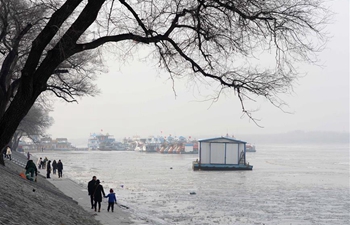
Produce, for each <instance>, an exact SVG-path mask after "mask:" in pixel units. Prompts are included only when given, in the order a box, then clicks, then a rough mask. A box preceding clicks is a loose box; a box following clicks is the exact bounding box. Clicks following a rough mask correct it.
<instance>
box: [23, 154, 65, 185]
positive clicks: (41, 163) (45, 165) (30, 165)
mask: <svg viewBox="0 0 350 225" xmlns="http://www.w3.org/2000/svg"><path fill="white" fill-rule="evenodd" d="M37 166H38V168H39V169H46V178H48V179H49V178H51V169H52V172H53V174H56V170H57V171H58V177H59V178H61V177H62V171H63V163H62V162H61V160H58V162H56V160H53V162H52V165H51V160H48V159H47V158H46V157H45V159H44V160H43V159H42V158H41V157H40V158H39V159H38V162H37V164H35V163H34V162H33V160H32V159H29V160H28V161H27V164H26V167H25V170H26V174H25V175H26V178H27V179H28V180H32V181H33V180H36V178H35V177H36V176H37V175H38V169H37ZM34 173H35V177H34Z"/></svg>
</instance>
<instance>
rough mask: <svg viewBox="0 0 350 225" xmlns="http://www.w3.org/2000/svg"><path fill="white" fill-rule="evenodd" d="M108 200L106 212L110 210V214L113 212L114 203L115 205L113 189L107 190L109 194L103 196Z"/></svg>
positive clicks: (115, 199) (115, 198)
mask: <svg viewBox="0 0 350 225" xmlns="http://www.w3.org/2000/svg"><path fill="white" fill-rule="evenodd" d="M105 197H106V198H108V208H107V211H108V212H109V209H112V212H113V211H114V203H115V204H117V197H116V196H115V193H113V189H112V188H111V189H109V194H108V195H107V196H105Z"/></svg>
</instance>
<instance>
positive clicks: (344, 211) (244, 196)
mask: <svg viewBox="0 0 350 225" xmlns="http://www.w3.org/2000/svg"><path fill="white" fill-rule="evenodd" d="M36 156H37V157H42V156H43V157H45V156H47V157H48V158H49V159H51V160H53V159H56V160H57V159H61V160H62V162H63V164H64V172H63V174H64V175H66V176H69V177H70V178H72V179H73V180H75V181H77V182H78V183H80V184H82V185H86V184H87V182H88V181H89V180H90V179H91V177H92V176H93V175H96V176H97V177H98V178H99V179H100V180H101V181H102V184H103V186H104V187H105V189H109V188H114V189H115V191H116V193H117V195H118V198H119V201H120V202H121V203H122V204H124V205H127V206H128V207H130V209H129V210H131V212H132V213H133V215H134V216H135V219H136V220H138V221H140V220H142V221H143V224H181V225H185V224H186V225H187V224H347V223H348V222H349V219H350V216H349V213H350V211H349V210H350V203H349V160H348V159H349V148H348V146H347V145H343V146H331V145H329V146H312V145H306V146H302V145H299V146H297V145H295V146H287V145H286V146H282V145H279V146H273V145H265V146H259V149H258V151H257V152H255V153H247V160H248V161H249V162H250V164H251V165H253V166H254V168H253V171H223V172H220V171H195V172H194V171H192V168H191V165H192V161H194V160H195V159H196V158H197V156H196V155H173V154H171V155H165V154H158V153H141V152H98V151H93V152H53V153H49V152H44V153H37V155H36ZM190 193H191V194H190Z"/></svg>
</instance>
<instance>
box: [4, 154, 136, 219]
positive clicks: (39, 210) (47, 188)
mask: <svg viewBox="0 0 350 225" xmlns="http://www.w3.org/2000/svg"><path fill="white" fill-rule="evenodd" d="M13 157H14V159H15V160H13V161H9V160H5V164H6V166H1V165H0V179H1V182H0V194H1V201H0V212H1V214H0V224H7V225H22V224H23V225H29V224H57V225H71V224H84V225H85V224H89V225H101V224H103V225H109V224H133V222H132V221H131V220H130V215H129V214H128V213H127V212H124V211H123V210H122V209H121V208H118V207H116V208H115V212H114V214H112V213H111V212H110V213H108V212H107V210H103V209H104V208H106V206H104V205H103V206H102V212H101V213H100V214H97V213H95V212H94V211H93V210H91V208H90V203H89V196H88V195H87V192H86V191H85V188H83V187H81V186H79V185H78V184H77V183H75V182H73V181H71V180H69V179H59V178H56V177H53V179H51V180H49V179H46V178H45V177H44V176H43V175H44V173H45V171H44V170H41V173H40V174H39V175H38V179H37V182H33V181H29V180H26V179H23V178H22V177H20V176H19V174H20V173H21V172H24V168H23V163H24V162H25V161H26V158H25V156H24V155H23V154H21V153H17V152H16V153H14V154H13ZM33 160H34V161H35V159H33ZM15 161H17V164H16V163H15Z"/></svg>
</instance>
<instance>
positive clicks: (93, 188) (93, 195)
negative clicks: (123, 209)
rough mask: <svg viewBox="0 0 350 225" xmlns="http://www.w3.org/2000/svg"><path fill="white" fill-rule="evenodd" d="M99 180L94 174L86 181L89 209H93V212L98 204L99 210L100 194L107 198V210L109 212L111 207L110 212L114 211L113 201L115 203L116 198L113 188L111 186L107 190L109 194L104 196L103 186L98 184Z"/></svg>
mask: <svg viewBox="0 0 350 225" xmlns="http://www.w3.org/2000/svg"><path fill="white" fill-rule="evenodd" d="M100 183H101V182H100V180H98V179H97V178H96V176H93V177H92V180H91V181H89V183H88V194H89V195H90V202H91V209H95V212H96V210H97V205H98V212H100V211H101V202H102V194H103V197H105V198H108V208H107V211H108V212H109V210H110V209H112V212H113V211H114V203H117V198H116V196H115V193H113V189H112V188H111V189H110V190H109V194H108V195H107V196H106V194H105V192H104V190H103V186H102V185H101V184H100Z"/></svg>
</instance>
